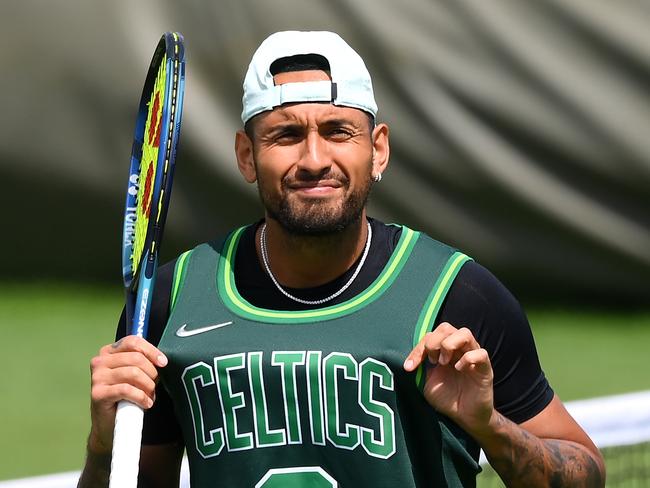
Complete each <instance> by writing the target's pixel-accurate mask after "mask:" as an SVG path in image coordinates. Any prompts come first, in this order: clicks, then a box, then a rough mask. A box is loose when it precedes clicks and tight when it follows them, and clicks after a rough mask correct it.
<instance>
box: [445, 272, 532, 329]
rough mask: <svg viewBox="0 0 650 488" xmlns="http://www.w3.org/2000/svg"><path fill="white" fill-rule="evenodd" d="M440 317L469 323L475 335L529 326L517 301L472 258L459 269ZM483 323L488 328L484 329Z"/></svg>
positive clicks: (460, 323)
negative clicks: (488, 327)
mask: <svg viewBox="0 0 650 488" xmlns="http://www.w3.org/2000/svg"><path fill="white" fill-rule="evenodd" d="M441 319H443V320H445V321H449V322H450V323H456V324H459V325H462V326H466V327H469V328H470V329H471V330H472V331H473V332H474V333H475V335H476V337H477V339H480V338H481V336H485V334H487V333H488V332H489V333H490V334H492V335H493V334H494V333H496V332H497V331H498V330H502V329H511V328H515V329H516V328H518V327H523V328H525V329H528V321H527V319H526V315H525V313H524V311H523V309H522V307H521V305H520V303H519V301H518V300H517V299H516V298H515V296H514V295H513V294H512V293H511V292H510V290H509V289H508V288H507V287H506V286H505V285H504V284H503V283H502V282H501V281H500V280H499V279H498V278H497V277H496V276H495V275H494V274H493V273H492V272H491V271H490V270H488V269H487V268H485V267H484V266H482V265H481V264H479V263H477V262H475V261H467V262H466V263H465V264H464V265H463V267H462V268H461V269H460V271H459V272H458V274H457V276H456V279H455V280H454V282H453V284H452V285H451V288H450V289H449V293H448V295H447V297H446V300H445V303H444V308H443V310H442V311H441ZM486 325H489V326H490V329H489V330H485V326H486Z"/></svg>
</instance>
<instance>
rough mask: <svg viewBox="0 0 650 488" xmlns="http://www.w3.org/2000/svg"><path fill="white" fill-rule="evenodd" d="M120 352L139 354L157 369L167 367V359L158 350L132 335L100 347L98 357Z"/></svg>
mask: <svg viewBox="0 0 650 488" xmlns="http://www.w3.org/2000/svg"><path fill="white" fill-rule="evenodd" d="M120 352H140V353H142V354H144V356H145V357H147V358H148V359H149V361H151V362H152V363H153V364H155V365H156V366H158V367H161V368H162V367H164V366H166V365H167V357H166V356H165V355H164V354H163V353H162V351H161V350H160V349H158V348H157V347H156V346H154V345H153V344H151V343H150V342H148V341H147V340H146V339H143V338H142V337H138V336H134V335H130V336H126V337H123V338H122V339H120V340H118V341H117V342H114V343H113V344H108V345H106V346H104V347H102V348H101V350H100V351H99V353H100V355H102V354H116V353H120Z"/></svg>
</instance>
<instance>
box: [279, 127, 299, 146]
mask: <svg viewBox="0 0 650 488" xmlns="http://www.w3.org/2000/svg"><path fill="white" fill-rule="evenodd" d="M301 137H302V134H301V133H300V131H297V130H295V129H283V130H281V131H279V132H278V133H277V134H275V135H274V137H273V141H274V142H275V143H276V144H293V143H296V142H298V141H299V140H300V138H301Z"/></svg>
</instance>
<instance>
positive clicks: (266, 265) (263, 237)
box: [260, 222, 372, 305]
mask: <svg viewBox="0 0 650 488" xmlns="http://www.w3.org/2000/svg"><path fill="white" fill-rule="evenodd" d="M366 224H367V225H368V237H367V238H366V247H365V248H364V249H363V254H362V256H361V260H360V261H359V264H358V265H357V269H355V270H354V273H353V274H352V276H351V277H350V279H349V280H348V281H347V283H346V284H345V285H343V286H342V287H341V288H339V289H338V290H337V291H336V292H334V293H332V294H331V295H330V296H328V297H327V298H321V299H320V300H303V299H302V298H298V297H296V296H293V295H292V294H291V293H289V292H288V291H287V290H285V289H284V288H282V285H281V284H280V283H278V280H276V279H275V276H273V272H272V271H271V267H270V266H269V255H268V250H267V246H266V222H264V224H263V225H262V231H261V232H260V248H261V249H262V262H263V263H264V269H265V270H266V272H267V273H268V275H269V277H270V278H271V281H272V282H273V284H274V285H275V287H276V288H277V289H278V290H279V291H280V293H282V294H283V295H284V296H285V297H287V298H290V299H291V300H293V301H294V302H298V303H302V304H304V305H320V304H322V303H326V302H329V301H330V300H333V299H335V298H336V297H337V296H339V295H340V294H341V293H343V292H344V291H345V290H347V289H348V287H349V286H350V285H351V284H352V282H353V281H354V279H355V278H356V277H357V275H358V274H359V271H361V268H362V267H363V263H364V262H365V261H366V257H368V251H369V250H370V241H371V239H372V228H371V227H370V222H366Z"/></svg>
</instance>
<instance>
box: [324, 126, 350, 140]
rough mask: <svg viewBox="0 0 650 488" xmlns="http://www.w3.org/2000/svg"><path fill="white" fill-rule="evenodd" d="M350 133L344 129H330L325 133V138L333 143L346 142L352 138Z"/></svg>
mask: <svg viewBox="0 0 650 488" xmlns="http://www.w3.org/2000/svg"><path fill="white" fill-rule="evenodd" d="M352 135H353V133H352V131H350V130H348V129H347V128H345V127H332V128H330V129H329V130H328V131H327V137H329V138H330V139H332V140H334V141H346V140H348V139H349V138H350V137H352Z"/></svg>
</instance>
